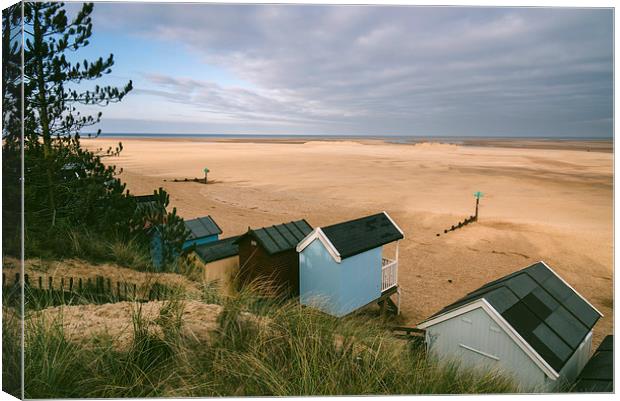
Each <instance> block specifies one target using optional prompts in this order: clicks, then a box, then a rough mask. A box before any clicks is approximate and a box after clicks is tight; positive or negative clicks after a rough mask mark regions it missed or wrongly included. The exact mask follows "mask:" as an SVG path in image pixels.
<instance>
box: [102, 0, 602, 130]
mask: <svg viewBox="0 0 620 401" xmlns="http://www.w3.org/2000/svg"><path fill="white" fill-rule="evenodd" d="M99 23H100V24H101V27H102V29H103V30H104V31H110V30H115V31H123V32H127V33H129V34H132V35H140V36H143V37H149V38H152V39H153V40H157V41H164V42H170V43H177V44H178V45H180V46H184V47H185V48H186V49H188V50H189V51H191V52H193V53H195V54H198V55H199V56H200V60H202V61H203V62H204V63H205V64H209V65H216V66H218V67H219V68H223V69H225V70H226V71H230V72H231V73H232V74H234V76H236V77H238V78H239V79H240V80H243V81H245V82H248V83H250V86H249V87H243V88H242V87H234V86H223V85H221V84H220V83H218V82H209V81H208V80H206V79H201V78H200V77H179V76H174V75H173V74H170V75H161V74H159V75H156V74H150V73H149V71H148V66H144V77H145V78H146V80H147V81H148V82H149V85H152V87H153V88H155V89H153V88H143V89H138V90H139V91H141V93H143V94H150V95H152V96H158V97H160V98H165V99H167V100H169V101H170V102H177V103H183V104H186V105H187V106H188V107H190V108H192V109H194V110H196V113H204V118H205V120H208V119H211V118H218V121H225V122H227V123H229V124H233V125H234V124H243V125H244V126H248V124H249V126H251V124H252V122H255V123H256V127H257V128H256V130H257V131H261V130H263V131H264V130H269V124H273V125H274V126H276V125H277V126H279V127H280V128H281V127H282V126H287V127H290V129H291V130H292V131H295V132H291V133H303V132H307V133H338V134H340V133H351V134H402V135H407V134H418V135H436V134H442V135H532V134H537V135H579V136H588V135H598V136H600V135H611V133H612V126H613V121H612V120H611V118H612V96H613V89H612V80H613V41H612V37H613V35H612V32H613V13H612V10H610V9H567V8H562V9H559V8H555V9H552V8H481V7H473V8H456V7H434V8H433V7H373V6H303V5H280V6H278V5H265V6H249V5H208V4H118V3H117V4H98V5H97V7H96V11H95V24H96V26H99V25H98V24H99Z"/></svg>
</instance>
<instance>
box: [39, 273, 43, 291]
mask: <svg viewBox="0 0 620 401" xmlns="http://www.w3.org/2000/svg"><path fill="white" fill-rule="evenodd" d="M39 289H40V290H42V289H43V277H41V276H39Z"/></svg>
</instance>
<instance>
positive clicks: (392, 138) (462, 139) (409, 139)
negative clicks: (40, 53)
mask: <svg viewBox="0 0 620 401" xmlns="http://www.w3.org/2000/svg"><path fill="white" fill-rule="evenodd" d="M93 135H94V134H84V135H82V138H88V137H89V136H93ZM99 138H127V139H129V138H154V139H156V138H161V139H169V138H196V139H265V140H287V139H290V140H306V141H320V140H360V139H376V140H383V141H385V142H389V143H400V144H405V143H418V142H441V143H450V144H456V145H461V144H465V143H467V142H471V141H495V140H506V141H509V140H537V141H611V140H613V137H593V136H441V135H428V136H424V135H320V134H317V135H296V134H291V135H287V134H185V133H118V132H115V133H111V132H110V133H105V132H104V133H101V134H100V135H99Z"/></svg>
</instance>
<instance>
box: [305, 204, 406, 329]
mask: <svg viewBox="0 0 620 401" xmlns="http://www.w3.org/2000/svg"><path fill="white" fill-rule="evenodd" d="M403 238H404V234H403V231H402V230H401V229H400V227H398V225H396V223H395V222H394V220H392V218H391V217H390V216H389V215H388V214H387V213H386V212H382V213H378V214H374V215H371V216H367V217H362V218H359V219H355V220H351V221H347V222H343V223H339V224H335V225H331V226H328V227H322V228H321V227H318V228H315V229H314V230H312V232H311V233H310V234H308V235H307V236H306V237H305V238H304V239H303V240H302V241H301V242H300V243H299V244H298V245H297V252H298V253H299V292H300V298H299V301H300V303H301V304H302V305H308V306H313V307H315V308H318V309H320V310H322V311H324V312H326V313H328V314H330V315H333V316H337V317H341V316H344V315H347V314H349V313H351V312H353V311H355V310H358V309H360V308H363V307H364V306H367V305H370V304H372V303H376V302H384V301H387V299H388V298H389V297H390V296H391V295H392V294H395V293H397V294H398V298H399V299H398V304H400V290H399V288H398V241H399V240H401V239H403ZM392 242H396V254H395V256H394V258H393V259H389V258H387V257H385V256H384V255H383V246H384V245H386V244H389V243H392ZM397 308H398V307H397Z"/></svg>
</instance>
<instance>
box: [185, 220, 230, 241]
mask: <svg viewBox="0 0 620 401" xmlns="http://www.w3.org/2000/svg"><path fill="white" fill-rule="evenodd" d="M185 228H187V230H189V233H190V234H189V237H187V240H193V239H198V238H203V237H208V236H211V235H215V234H221V233H222V229H221V228H220V227H219V226H218V225H217V224H216V223H215V221H214V220H213V219H212V218H211V216H205V217H198V218H196V219H192V220H185Z"/></svg>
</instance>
